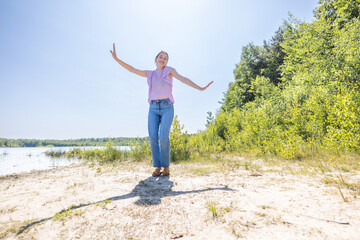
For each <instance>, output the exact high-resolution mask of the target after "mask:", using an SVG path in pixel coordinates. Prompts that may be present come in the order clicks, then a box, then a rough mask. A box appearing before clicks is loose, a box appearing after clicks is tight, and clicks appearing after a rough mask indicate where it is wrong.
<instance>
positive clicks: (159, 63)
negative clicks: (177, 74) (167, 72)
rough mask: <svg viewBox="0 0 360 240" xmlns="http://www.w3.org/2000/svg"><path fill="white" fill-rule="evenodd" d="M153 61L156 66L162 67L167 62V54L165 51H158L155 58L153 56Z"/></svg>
mask: <svg viewBox="0 0 360 240" xmlns="http://www.w3.org/2000/svg"><path fill="white" fill-rule="evenodd" d="M155 62H156V65H157V67H158V68H163V67H165V66H166V64H167V63H168V56H167V54H166V53H160V54H159V56H158V57H157V58H155Z"/></svg>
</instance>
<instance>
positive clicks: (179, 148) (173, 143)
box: [169, 115, 190, 162]
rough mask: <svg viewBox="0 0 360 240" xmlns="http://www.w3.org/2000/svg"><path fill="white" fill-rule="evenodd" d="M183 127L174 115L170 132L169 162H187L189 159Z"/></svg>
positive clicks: (186, 137)
mask: <svg viewBox="0 0 360 240" xmlns="http://www.w3.org/2000/svg"><path fill="white" fill-rule="evenodd" d="M183 129H184V125H181V124H180V121H179V119H178V116H177V115H175V117H174V120H173V123H172V127H171V130H170V134H169V137H170V147H171V150H170V161H174V162H176V161H180V160H188V159H189V158H190V150H189V146H188V138H189V136H188V134H187V132H186V131H185V132H183Z"/></svg>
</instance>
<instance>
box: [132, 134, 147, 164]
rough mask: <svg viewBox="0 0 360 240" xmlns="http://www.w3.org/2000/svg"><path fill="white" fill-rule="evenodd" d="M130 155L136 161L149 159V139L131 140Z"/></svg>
mask: <svg viewBox="0 0 360 240" xmlns="http://www.w3.org/2000/svg"><path fill="white" fill-rule="evenodd" d="M130 146H131V150H130V157H131V158H133V159H135V160H136V161H140V160H144V159H149V158H150V159H151V149H150V143H149V141H145V142H142V141H141V140H140V139H138V140H136V141H133V142H131V144H130Z"/></svg>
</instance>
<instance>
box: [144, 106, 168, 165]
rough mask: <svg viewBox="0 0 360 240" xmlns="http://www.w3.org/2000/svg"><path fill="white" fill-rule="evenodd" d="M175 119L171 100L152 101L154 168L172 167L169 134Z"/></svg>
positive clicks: (150, 131) (151, 139) (150, 113)
mask: <svg viewBox="0 0 360 240" xmlns="http://www.w3.org/2000/svg"><path fill="white" fill-rule="evenodd" d="M173 118H174V106H173V104H172V102H170V100H169V99H161V100H152V101H151V103H150V108H149V117H148V131H149V141H150V148H151V157H152V162H153V166H154V167H156V168H159V167H169V166H170V139H169V133H170V128H171V124H172V121H173ZM159 130H160V138H159ZM159 140H160V144H159Z"/></svg>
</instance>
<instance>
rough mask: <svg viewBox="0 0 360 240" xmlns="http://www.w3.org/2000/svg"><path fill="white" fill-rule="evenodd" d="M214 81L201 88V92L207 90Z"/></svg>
mask: <svg viewBox="0 0 360 240" xmlns="http://www.w3.org/2000/svg"><path fill="white" fill-rule="evenodd" d="M213 82H214V81H211V82H210V83H209V84H208V85H206V86H205V87H203V88H201V91H204V90H205V89H207V88H208V87H209V86H210V85H211V84H213Z"/></svg>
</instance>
